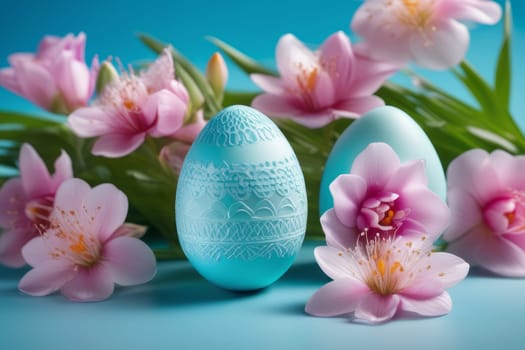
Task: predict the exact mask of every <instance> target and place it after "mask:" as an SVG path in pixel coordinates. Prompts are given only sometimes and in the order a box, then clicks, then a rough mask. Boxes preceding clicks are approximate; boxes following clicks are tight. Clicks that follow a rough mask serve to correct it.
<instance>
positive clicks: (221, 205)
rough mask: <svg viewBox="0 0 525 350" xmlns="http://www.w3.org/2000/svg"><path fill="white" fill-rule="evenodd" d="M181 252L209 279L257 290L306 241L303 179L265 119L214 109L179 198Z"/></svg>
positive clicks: (187, 164) (249, 111)
mask: <svg viewBox="0 0 525 350" xmlns="http://www.w3.org/2000/svg"><path fill="white" fill-rule="evenodd" d="M175 213H176V223H177V231H178V235H179V241H180V244H181V247H182V249H183V251H184V253H185V254H186V257H187V258H188V260H189V261H190V263H191V264H192V265H193V267H194V268H195V269H196V270H197V271H198V272H199V273H200V274H201V275H202V276H203V277H205V278H206V279H207V280H209V281H210V282H212V283H214V284H216V285H218V286H220V287H223V288H226V289H230V290H254V289H259V288H264V287H266V286H269V285H270V284H272V283H273V282H275V281H276V280H277V279H279V277H281V276H282V275H283V274H284V273H285V272H286V271H287V270H288V268H289V267H290V266H291V264H292V262H293V261H294V259H295V256H296V255H297V253H298V251H299V249H300V247H301V244H302V242H303V239H304V233H305V230H306V214H307V198H306V188H305V183H304V177H303V174H302V172H301V167H300V166H299V162H298V161H297V158H296V156H295V154H294V152H293V150H292V148H291V147H290V144H289V143H288V141H287V140H286V138H285V137H284V135H283V134H282V133H281V131H280V130H279V128H278V127H277V126H276V125H275V124H274V123H273V122H272V121H271V120H270V119H269V118H268V117H266V116H265V115H264V114H262V113H260V112H258V111H257V110H255V109H253V108H250V107H246V106H231V107H228V108H226V109H224V110H223V111H221V112H219V113H218V114H217V115H216V116H215V117H214V118H213V119H211V120H210V121H209V122H208V124H207V125H206V127H205V128H204V129H203V130H202V131H201V133H200V134H199V136H198V137H197V139H196V140H195V142H194V143H193V145H192V146H191V148H190V150H189V152H188V154H187V156H186V159H185V161H184V164H183V166H182V169H181V173H180V177H179V182H178V185H177V195H176V208H175Z"/></svg>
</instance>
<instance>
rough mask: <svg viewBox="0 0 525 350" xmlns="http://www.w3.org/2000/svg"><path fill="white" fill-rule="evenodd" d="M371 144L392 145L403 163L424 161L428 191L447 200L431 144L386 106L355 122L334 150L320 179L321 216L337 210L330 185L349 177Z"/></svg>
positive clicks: (405, 116)
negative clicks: (351, 170) (353, 167)
mask: <svg viewBox="0 0 525 350" xmlns="http://www.w3.org/2000/svg"><path fill="white" fill-rule="evenodd" d="M372 142H384V143H386V144H388V145H390V147H392V148H393V149H394V151H395V152H396V153H397V155H398V156H399V158H400V159H401V162H405V161H409V160H415V159H424V160H425V165H426V175H427V178H428V186H429V188H430V189H431V190H432V191H433V192H434V193H436V194H437V195H438V196H439V197H440V198H441V199H443V200H445V199H446V193H447V185H446V181H445V173H444V171H443V166H442V164H441V161H440V160H439V157H438V154H437V152H436V149H435V148H434V146H433V145H432V142H430V139H429V138H428V136H427V135H426V134H425V132H424V131H423V129H421V127H420V126H419V125H418V124H417V123H416V122H415V121H414V120H413V119H412V118H411V117H410V116H409V115H408V114H406V113H405V112H403V111H402V110H400V109H398V108H395V107H391V106H384V107H379V108H376V109H374V110H372V111H371V112H369V113H367V114H365V115H363V116H361V117H360V118H359V119H358V120H356V121H354V122H353V123H352V124H351V125H350V126H349V127H348V128H347V129H346V130H345V131H344V132H343V133H342V134H341V136H340V137H339V139H338V140H337V142H336V143H335V145H334V147H333V148H332V151H331V152H330V155H329V156H328V159H327V161H326V165H325V168H324V171H323V177H322V179H321V188H320V193H319V214H320V215H322V214H323V213H324V212H325V211H326V210H328V209H330V208H333V206H334V204H333V199H332V195H331V193H330V190H329V186H330V183H332V181H334V180H335V178H336V177H337V176H339V175H340V174H348V173H349V172H350V169H351V168H352V163H353V162H354V159H355V158H356V157H357V155H359V153H361V152H362V151H363V150H364V149H365V148H366V147H367V146H368V145H369V144H370V143H372Z"/></svg>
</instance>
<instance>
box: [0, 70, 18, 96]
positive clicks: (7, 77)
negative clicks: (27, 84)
mask: <svg viewBox="0 0 525 350" xmlns="http://www.w3.org/2000/svg"><path fill="white" fill-rule="evenodd" d="M0 86H3V87H4V88H6V89H7V90H9V91H11V92H14V93H15V94H17V95H22V90H21V88H20V86H19V84H18V79H17V77H16V73H15V70H14V69H13V68H11V67H9V68H4V69H0Z"/></svg>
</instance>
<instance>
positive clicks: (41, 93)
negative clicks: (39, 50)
mask: <svg viewBox="0 0 525 350" xmlns="http://www.w3.org/2000/svg"><path fill="white" fill-rule="evenodd" d="M14 68H15V72H16V75H17V81H18V83H19V86H20V90H21V91H22V95H23V96H24V97H26V98H27V99H28V100H30V101H31V102H33V103H34V104H36V105H37V106H40V107H42V108H44V109H49V108H51V105H52V103H53V100H54V98H55V97H56V96H57V93H58V91H57V87H56V84H55V80H54V78H53V77H52V76H51V74H50V73H49V72H48V71H47V70H46V69H45V68H44V67H43V66H41V65H39V64H37V63H34V62H32V61H26V62H24V63H23V64H19V65H18V64H17V65H16V66H15V67H14Z"/></svg>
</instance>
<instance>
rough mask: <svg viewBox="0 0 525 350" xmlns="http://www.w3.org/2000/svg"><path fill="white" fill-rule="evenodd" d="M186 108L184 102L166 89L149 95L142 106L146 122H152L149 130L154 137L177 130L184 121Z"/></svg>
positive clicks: (166, 134)
mask: <svg viewBox="0 0 525 350" xmlns="http://www.w3.org/2000/svg"><path fill="white" fill-rule="evenodd" d="M186 109H187V106H186V104H185V103H184V102H183V101H182V100H181V99H180V98H179V97H178V96H177V95H175V94H174V93H172V92H171V91H168V90H160V91H158V92H156V93H154V94H152V95H150V96H149V97H148V100H147V101H146V104H145V105H144V106H142V111H143V113H144V116H145V117H146V119H147V123H154V126H153V127H152V128H151V129H150V130H149V133H150V134H151V135H152V136H154V137H162V136H168V135H171V134H173V133H174V132H176V131H177V130H179V129H180V128H181V126H182V124H183V122H184V116H185V115H186Z"/></svg>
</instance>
